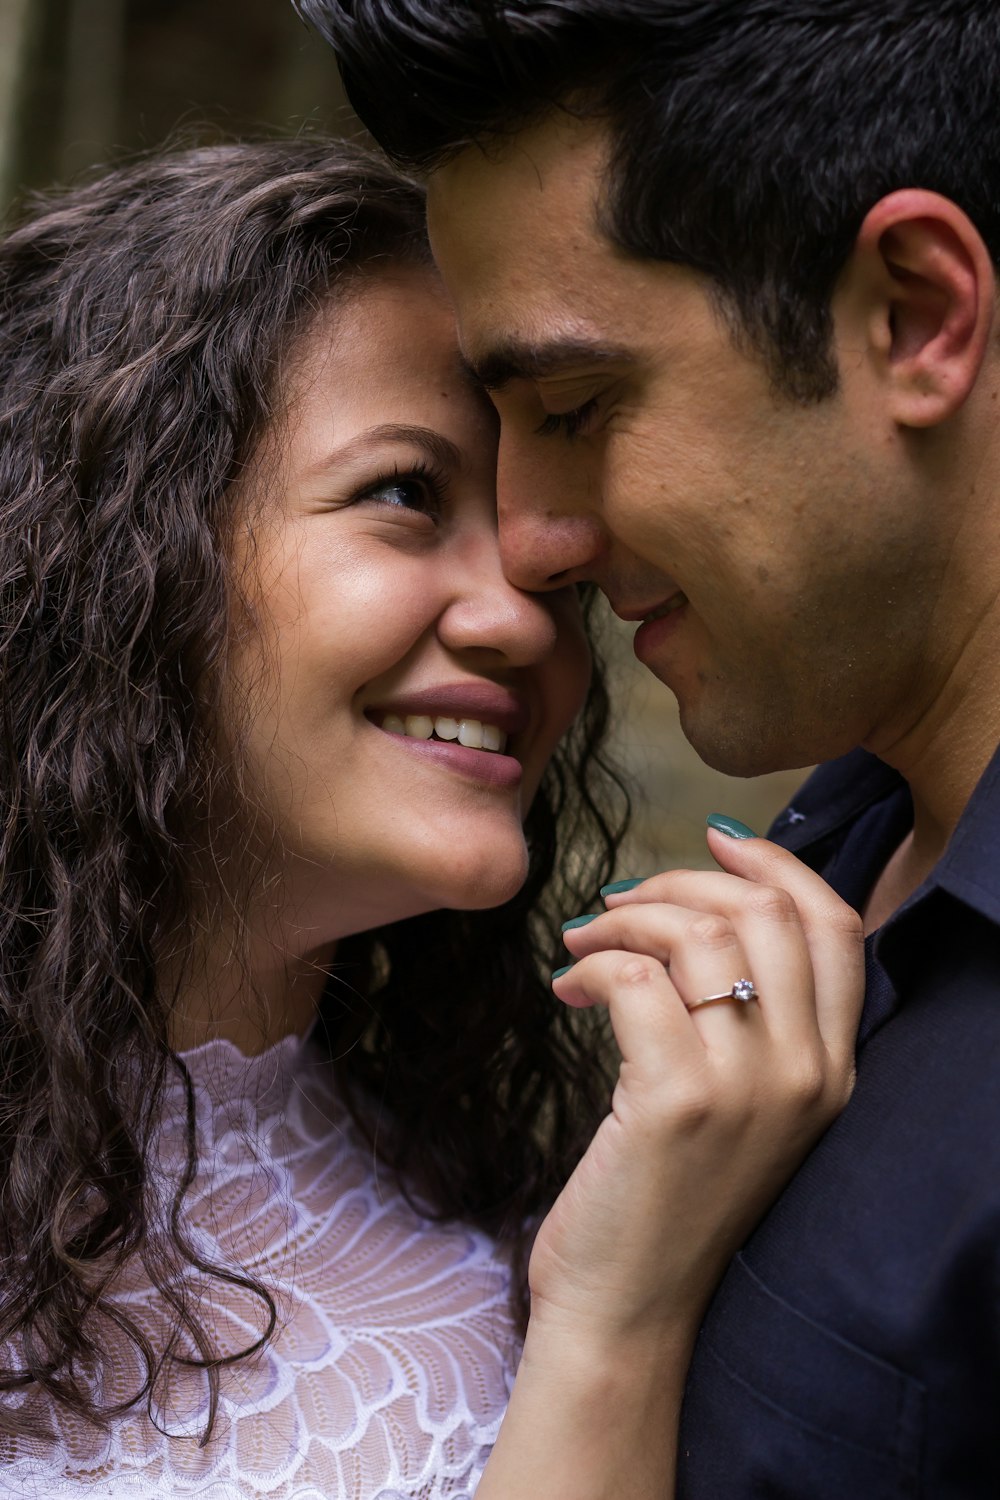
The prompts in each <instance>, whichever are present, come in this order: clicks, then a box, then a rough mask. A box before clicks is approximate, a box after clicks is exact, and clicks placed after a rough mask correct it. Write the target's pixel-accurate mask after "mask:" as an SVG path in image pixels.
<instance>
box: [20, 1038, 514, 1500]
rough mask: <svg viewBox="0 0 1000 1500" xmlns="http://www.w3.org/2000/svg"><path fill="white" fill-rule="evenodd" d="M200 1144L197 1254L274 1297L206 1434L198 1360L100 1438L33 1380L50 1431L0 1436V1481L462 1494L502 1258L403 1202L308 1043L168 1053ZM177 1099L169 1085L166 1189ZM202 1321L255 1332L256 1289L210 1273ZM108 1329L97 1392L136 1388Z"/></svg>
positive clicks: (478, 1449)
mask: <svg viewBox="0 0 1000 1500" xmlns="http://www.w3.org/2000/svg"><path fill="white" fill-rule="evenodd" d="M186 1061H187V1063H188V1066H189V1068H190V1069H191V1072H192V1077H193V1080H194V1083H195V1089H196V1096H197V1130H198V1147H199V1161H200V1162H201V1163H202V1164H203V1166H202V1169H201V1170H200V1172H199V1175H198V1177H197V1179H196V1181H195V1183H194V1184H193V1186H192V1188H191V1190H190V1191H189V1193H188V1196H187V1198H186V1200H185V1201H186V1204H187V1208H188V1223H189V1225H190V1227H191V1229H192V1231H193V1233H194V1234H195V1236H196V1238H197V1240H198V1242H199V1243H200V1247H201V1248H202V1250H203V1251H204V1253H205V1254H206V1256H208V1257H210V1258H211V1259H213V1260H214V1261H221V1262H223V1263H224V1264H227V1265H235V1266H240V1267H244V1268H246V1269H247V1270H249V1271H251V1272H252V1273H253V1274H255V1275H257V1276H259V1277H260V1278H261V1279H262V1280H263V1281H264V1283H265V1284H266V1285H267V1286H268V1287H269V1288H270V1290H271V1291H272V1293H274V1294H275V1296H276V1300H277V1302H278V1307H279V1330H278V1332H277V1333H276V1334H275V1336H274V1338H273V1339H272V1341H271V1343H270V1344H269V1345H268V1346H267V1348H266V1349H265V1350H264V1351H262V1353H261V1354H260V1355H259V1356H257V1357H255V1358H254V1359H252V1360H249V1361H247V1360H244V1361H241V1362H240V1363H238V1364H237V1365H235V1366H234V1367H233V1368H231V1369H225V1370H223V1372H222V1376H221V1381H222V1384H221V1397H220V1403H219V1417H218V1422H217V1427H216V1431H215V1433H214V1435H213V1437H212V1440H211V1442H210V1443H208V1445H207V1446H205V1447H199V1446H198V1440H197V1436H196V1434H197V1433H198V1432H199V1430H200V1428H201V1426H202V1423H203V1421H204V1417H205V1412H206V1409H207V1390H206V1386H205V1382H204V1378H203V1377H200V1376H198V1375H197V1373H196V1372H185V1373H182V1374H179V1375H175V1376H173V1377H172V1378H171V1381H170V1386H169V1390H168V1391H167V1392H159V1393H158V1401H157V1405H156V1407H155V1409H154V1413H153V1417H154V1420H151V1419H150V1416H149V1415H148V1414H147V1412H146V1410H145V1408H144V1407H141V1408H139V1409H138V1410H132V1411H130V1412H129V1413H128V1414H127V1415H126V1416H125V1417H123V1418H119V1419H117V1420H116V1421H115V1423H114V1425H113V1427H112V1430H111V1433H110V1435H109V1434H108V1433H107V1432H98V1431H96V1430H95V1429H94V1428H93V1427H91V1426H90V1425H89V1424H86V1423H83V1422H80V1421H78V1420H76V1419H73V1418H71V1417H67V1416H65V1415H62V1414H60V1415H59V1418H58V1424H56V1419H55V1415H54V1413H53V1412H52V1410H51V1408H50V1407H48V1406H47V1405H46V1404H45V1403H44V1402H42V1401H41V1400H40V1399H39V1397H38V1396H37V1395H36V1396H34V1397H31V1396H28V1397H26V1398H25V1400H26V1401H31V1402H33V1406H32V1411H33V1413H37V1415H38V1417H39V1418H40V1419H41V1420H43V1421H46V1422H47V1424H48V1425H50V1426H57V1431H58V1441H57V1442H56V1443H55V1444H47V1443H45V1444H43V1443H40V1442H39V1441H38V1440H37V1439H27V1438H21V1437H18V1438H16V1439H11V1438H9V1437H6V1436H4V1435H2V1434H0V1494H2V1495H4V1496H19V1497H20V1496H23V1497H26V1500H27V1497H31V1500H56V1497H60V1496H64V1495H67V1496H69V1495H79V1494H83V1493H86V1494H89V1495H91V1496H100V1497H101V1500H103V1497H107V1500H120V1497H125V1496H135V1497H139V1496H141V1497H142V1500H175V1497H179V1496H195V1495H196V1496H199V1497H200V1500H256V1497H261V1500H264V1497H266V1500H334V1497H335V1500H438V1497H448V1500H469V1497H471V1495H472V1494H473V1492H474V1490H475V1487H476V1484H477V1483H478V1480H479V1477H480V1475H481V1473H482V1470H483V1467H484V1465H485V1463H486V1460H487V1458H488V1457H489V1452H490V1448H491V1446H492V1443H493V1441H494V1440H495V1438H496V1434H497V1430H498V1428H499V1425H500V1420H501V1418H502V1416H503V1412H504V1408H505V1406H506V1403H507V1398H508V1395H509V1391H510V1386H511V1383H512V1380H513V1372H514V1368H515V1365H516V1361H517V1357H518V1353H519V1349H518V1341H517V1336H516V1333H515V1330H514V1327H513V1324H512V1321H511V1315H510V1308H509V1281H508V1273H507V1270H506V1267H505V1266H504V1265H503V1263H502V1262H501V1260H500V1258H499V1257H498V1255H497V1253H496V1249H495V1246H494V1245H493V1243H492V1241H490V1240H489V1239H488V1238H487V1237H486V1236H485V1235H482V1234H480V1233H478V1232H477V1231H475V1230H472V1229H468V1228H462V1227H455V1226H447V1227H442V1226H440V1225H435V1224H433V1223H429V1222H426V1221H423V1220H421V1219H419V1218H418V1217H417V1216H416V1215H415V1214H414V1212H413V1210H412V1209H411V1208H410V1207H409V1206H408V1205H407V1204H406V1202H405V1201H404V1199H403V1198H402V1197H401V1195H400V1194H399V1192H398V1191H397V1190H396V1188H395V1187H394V1186H393V1184H392V1183H391V1182H390V1181H389V1180H388V1178H387V1177H385V1176H382V1175H380V1174H379V1171H378V1168H377V1164H376V1163H374V1162H373V1160H372V1156H371V1152H370V1150H369V1149H368V1148H367V1146H366V1145H365V1143H364V1142H363V1140H362V1139H361V1137H360V1134H359V1133H358V1132H357V1131H356V1129H355V1127H354V1126H353V1124H352V1123H351V1121H350V1120H349V1119H348V1117H347V1116H346V1114H345V1112H344V1110H343V1109H342V1107H341V1106H340V1105H339V1104H338V1102H337V1100H336V1097H335V1095H334V1091H333V1086H332V1079H331V1070H330V1069H329V1067H328V1066H326V1065H325V1063H324V1061H323V1059H322V1056H321V1054H320V1053H319V1052H318V1050H317V1049H316V1048H315V1047H314V1045H313V1044H312V1043H310V1042H309V1041H308V1040H307V1041H306V1042H299V1041H298V1040H297V1039H296V1038H285V1039H284V1040H283V1041H282V1042H279V1043H278V1044H277V1046H276V1047H273V1048H271V1049H269V1050H268V1051H267V1052H265V1053H263V1054H262V1055H261V1056H260V1057H256V1058H252V1059H247V1058H245V1057H243V1055H242V1054H241V1053H240V1052H239V1051H238V1050H237V1049H236V1048H235V1047H233V1046H231V1045H230V1044H228V1043H224V1042H213V1043H209V1044H208V1045H207V1046H205V1047H201V1048H198V1049H197V1050H196V1051H194V1052H191V1053H188V1054H186ZM182 1139H183V1112H182V1108H181V1097H180V1094H179V1092H177V1093H176V1094H174V1095H172V1096H171V1098H170V1099H169V1100H168V1107H167V1110H166V1113H165V1121H164V1129H163V1133H162V1137H161V1143H160V1151H159V1167H160V1170H161V1172H162V1173H163V1182H164V1192H165V1193H166V1185H167V1184H169V1182H170V1180H171V1176H172V1174H173V1175H175V1174H176V1170H177V1164H178V1162H179V1159H180V1158H179V1154H178V1153H179V1150H180V1142H181V1141H182ZM211 1287H212V1296H213V1301H214V1309H213V1317H214V1321H213V1326H214V1327H215V1329H216V1331H217V1335H218V1337H219V1339H220V1342H221V1344H222V1345H223V1346H224V1347H231V1348H232V1349H237V1348H240V1347H243V1346H244V1345H245V1344H246V1343H247V1342H250V1341H252V1339H253V1338H254V1337H255V1336H256V1333H257V1331H258V1330H259V1328H260V1308H259V1302H258V1299H256V1298H254V1297H252V1296H250V1295H249V1294H247V1293H245V1292H243V1291H242V1290H241V1289H239V1288H229V1287H225V1288H224V1287H222V1285H221V1284H220V1283H219V1282H218V1281H213V1282H212V1283H211ZM116 1297H118V1298H120V1299H121V1301H122V1302H123V1303H124V1304H126V1305H127V1306H128V1310H129V1312H130V1313H131V1314H132V1316H134V1317H135V1318H136V1319H137V1320H138V1321H139V1322H141V1324H142V1326H143V1327H144V1329H145V1330H146V1332H147V1333H148V1334H149V1336H150V1338H151V1340H152V1341H153V1342H154V1343H156V1342H158V1341H160V1342H161V1341H162V1334H161V1335H160V1338H159V1339H158V1329H159V1328H160V1327H161V1326H162V1325H161V1323H160V1319H161V1317H162V1313H161V1312H160V1310H159V1308H158V1306H157V1304H156V1302H155V1301H154V1299H153V1297H152V1295H151V1293H150V1289H149V1286H148V1284H147V1283H145V1281H144V1278H143V1276H142V1274H141V1268H133V1269H132V1271H131V1273H130V1275H129V1276H128V1277H126V1278H125V1279H123V1282H122V1284H121V1285H120V1287H119V1288H117V1289H116ZM135 1373H136V1363H135V1360H134V1359H133V1358H132V1357H131V1356H130V1355H129V1353H128V1351H127V1349H125V1348H124V1347H123V1350H122V1353H121V1358H120V1360H119V1361H118V1362H116V1364H115V1374H114V1376H113V1377H112V1380H111V1382H110V1385H111V1386H112V1387H113V1388H111V1389H108V1388H107V1386H106V1387H105V1389H104V1391H103V1395H104V1397H105V1399H106V1400H111V1399H114V1398H116V1397H117V1398H121V1397H122V1396H124V1395H126V1394H127V1393H128V1392H130V1391H133V1390H135V1389H136V1384H137V1382H136V1380H135Z"/></svg>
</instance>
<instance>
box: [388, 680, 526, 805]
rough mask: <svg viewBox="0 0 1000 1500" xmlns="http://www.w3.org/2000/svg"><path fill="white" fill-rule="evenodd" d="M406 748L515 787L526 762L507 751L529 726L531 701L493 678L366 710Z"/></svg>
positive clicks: (469, 773) (463, 772) (495, 783)
mask: <svg viewBox="0 0 1000 1500" xmlns="http://www.w3.org/2000/svg"><path fill="white" fill-rule="evenodd" d="M365 715H366V717H367V718H368V719H369V720H370V722H371V723H373V724H374V725H375V727H376V728H377V729H379V730H380V731H381V732H382V733H383V734H387V735H388V736H389V737H390V738H391V739H394V740H396V741H398V743H399V746H400V749H405V750H406V751H408V752H409V753H410V754H412V755H418V756H421V757H423V758H424V759H425V760H428V761H430V762H431V763H432V764H436V765H438V766H440V767H441V768H442V769H443V770H450V771H453V772H457V773H458V774H460V775H462V776H465V777H467V778H471V779H472V780H474V781H478V782H480V783H482V784H485V785H487V786H496V787H513V786H517V785H518V783H519V782H520V780H521V765H520V762H519V761H518V759H517V758H516V757H515V756H513V755H507V754H506V753H505V752H506V749H507V741H508V738H509V737H510V736H511V735H512V734H517V733H520V732H522V731H523V730H525V729H526V728H527V727H528V723H529V718H530V715H529V713H528V709H527V707H526V705H525V704H524V703H523V702H522V701H521V699H520V698H519V697H517V696H515V694H513V693H512V692H511V691H510V690H509V689H507V688H504V687H501V686H500V685H498V684H496V683H491V682H485V681H483V682H471V683H470V682H464V683H453V684H445V685H439V686H437V687H434V688H426V689H423V690H420V691H415V692H411V693H408V694H407V695H406V696H405V697H399V698H397V699H395V700H394V701H393V702H391V703H388V704H379V705H376V706H372V707H369V708H367V709H366V710H365Z"/></svg>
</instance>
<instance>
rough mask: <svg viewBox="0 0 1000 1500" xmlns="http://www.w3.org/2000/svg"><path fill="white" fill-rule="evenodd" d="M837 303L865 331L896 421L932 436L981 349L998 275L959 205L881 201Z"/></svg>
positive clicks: (918, 195) (936, 199)
mask: <svg viewBox="0 0 1000 1500" xmlns="http://www.w3.org/2000/svg"><path fill="white" fill-rule="evenodd" d="M835 300H836V301H837V302H838V303H839V305H840V306H841V308H844V307H845V304H846V307H847V308H849V309H850V310H849V312H848V318H849V321H850V323H851V324H853V330H854V332H863V336H864V339H865V342H866V345H867V350H868V353H869V355H870V357H871V358H872V359H873V360H874V361H875V364H876V367H877V373H878V376H879V379H880V381H881V382H883V387H884V390H885V393H886V398H887V411H888V414H889V415H890V416H891V417H892V418H893V420H894V421H895V422H897V423H898V424H899V425H900V426H903V427H933V426H935V425H936V424H937V423H939V422H943V421H946V420H947V418H948V417H950V416H952V415H953V414H954V413H955V412H956V411H957V410H958V408H959V407H960V406H961V405H962V403H963V402H964V401H965V399H966V397H967V396H968V395H969V393H970V391H971V390H972V388H973V386H974V385H975V383H976V379H977V377H978V375H979V371H980V369H981V368H982V364H983V360H984V358H985V356H986V352H987V349H988V347H989V340H990V330H991V328H992V325H993V318H994V312H995V304H996V274H995V271H994V267H993V263H992V261H991V259H990V254H989V251H988V250H987V248H986V245H985V243H984V242H983V238H982V236H981V235H980V233H979V231H978V230H977V229H976V227H975V225H974V224H973V223H972V220H971V219H970V218H969V217H968V215H967V214H965V213H964V212H963V211H962V209H960V208H959V207H958V205H957V204H955V203H952V201H951V200H950V199H949V198H944V197H942V196H941V195H940V194H939V193H931V192H927V191H926V190H924V189H923V188H903V189H901V190H900V191H899V192H895V193H889V194H888V195H887V196H886V197H885V198H881V199H880V200H879V201H878V203H876V204H875V206H874V207H873V208H872V209H871V210H870V211H869V213H868V214H867V216H866V217H865V220H864V223H863V224H862V225H861V229H860V230H859V232H858V237H857V239H856V241H855V244H854V249H853V251H852V253H851V256H850V259H849V260H848V263H847V265H846V267H845V270H844V276H843V278H842V280H841V284H840V287H839V288H838V295H837V298H836V299H835ZM858 319H860V320H861V323H862V324H863V329H859V327H858V321H857V320H858Z"/></svg>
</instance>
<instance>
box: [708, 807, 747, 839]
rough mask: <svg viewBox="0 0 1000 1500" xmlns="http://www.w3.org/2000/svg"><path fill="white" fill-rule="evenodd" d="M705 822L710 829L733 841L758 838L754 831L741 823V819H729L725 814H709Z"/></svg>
mask: <svg viewBox="0 0 1000 1500" xmlns="http://www.w3.org/2000/svg"><path fill="white" fill-rule="evenodd" d="M705 822H706V823H707V824H708V826H709V828H714V829H716V831H717V832H719V833H724V834H726V836H727V837H728V838H731V839H755V838H756V837H757V835H756V834H755V833H754V831H753V829H752V828H748V827H747V825H746V824H745V823H741V822H740V820H739V818H727V817H726V815H725V813H709V815H708V817H707V818H706V819H705Z"/></svg>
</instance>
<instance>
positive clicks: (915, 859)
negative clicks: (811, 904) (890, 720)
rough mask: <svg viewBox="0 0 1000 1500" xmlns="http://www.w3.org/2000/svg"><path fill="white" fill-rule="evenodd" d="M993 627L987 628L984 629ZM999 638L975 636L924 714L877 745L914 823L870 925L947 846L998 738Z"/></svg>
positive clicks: (868, 916) (883, 880)
mask: <svg viewBox="0 0 1000 1500" xmlns="http://www.w3.org/2000/svg"><path fill="white" fill-rule="evenodd" d="M986 635H992V632H984V636H986ZM997 661H1000V638H998V639H997V640H996V642H995V644H994V642H993V641H991V640H988V639H980V640H979V641H978V642H976V643H974V644H973V643H971V642H970V643H969V649H968V650H967V651H966V652H965V654H964V656H963V659H962V660H961V661H960V662H957V663H956V665H955V670H954V672H953V673H952V674H951V675H950V676H949V678H948V680H947V682H946V684H945V686H944V688H943V689H942V691H941V693H940V694H939V695H938V697H937V698H936V700H935V701H934V702H933V704H932V705H931V706H930V708H929V710H928V711H927V712H926V713H925V714H924V715H923V717H922V718H921V720H920V722H919V723H918V724H916V725H914V726H913V727H912V728H911V729H910V730H909V731H908V732H907V733H906V734H905V735H903V736H900V737H898V738H897V739H896V740H895V741H893V742H891V743H890V744H888V745H879V746H877V747H876V746H874V745H873V746H871V747H869V748H873V749H875V753H876V754H877V755H879V757H880V758H881V759H882V760H884V761H885V762H886V763H887V764H888V765H891V766H892V767H893V769H894V770H896V771H898V772H899V773H900V774H901V775H902V776H904V777H905V778H906V781H907V783H908V784H909V788H910V793H911V796H912V798H913V828H912V829H911V831H910V832H909V833H908V834H907V836H906V838H904V839H903V841H902V843H901V844H900V845H899V846H898V848H897V849H896V850H895V852H894V853H893V855H892V856H891V858H890V859H889V861H888V863H887V864H886V866H885V868H884V869H883V871H882V873H881V875H880V876H879V878H878V880H877V881H876V883H875V885H874V887H873V889H872V892H871V895H870V896H869V899H868V901H867V903H866V905H865V910H864V918H865V930H866V931H869V932H870V931H874V929H875V928H876V927H879V926H881V925H882V923H883V922H884V921H885V920H886V919H887V918H888V917H890V916H891V915H892V913H893V912H894V911H896V910H897V909H898V907H900V906H901V905H902V904H903V902H904V901H905V900H906V899H907V898H908V897H909V896H911V895H912V894H913V892H914V891H915V890H916V889H917V888H918V886H920V885H921V884H922V883H923V882H924V881H925V880H926V879H927V876H928V875H929V874H930V873H931V871H932V870H933V868H934V866H935V865H936V864H937V862H938V861H939V859H940V858H941V857H942V855H943V854H944V852H945V850H946V848H947V847H948V843H949V841H950V840H951V837H952V835H953V834H954V832H955V829H956V828H957V826H958V823H959V820H960V818H961V817H962V814H963V813H964V812H965V809H966V807H967V806H968V803H969V799H970V798H971V796H972V794H973V792H974V791H975V788H976V785H977V783H978V781H979V779H980V777H981V776H982V775H983V772H984V771H985V770H986V768H987V766H988V765H989V763H990V761H991V759H992V758H993V755H994V752H995V750H996V748H997V745H998V743H1000V690H998V689H1000V683H997V681H996V675H997V674H996V668H995V665H994V664H995V663H996V662H997Z"/></svg>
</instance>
